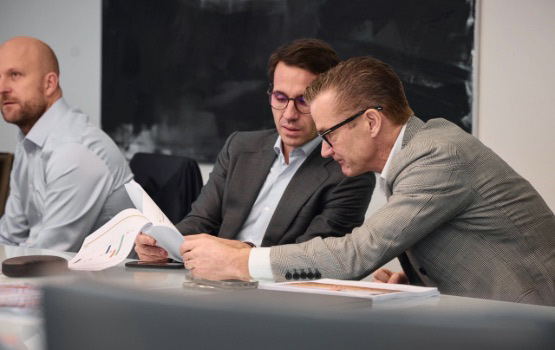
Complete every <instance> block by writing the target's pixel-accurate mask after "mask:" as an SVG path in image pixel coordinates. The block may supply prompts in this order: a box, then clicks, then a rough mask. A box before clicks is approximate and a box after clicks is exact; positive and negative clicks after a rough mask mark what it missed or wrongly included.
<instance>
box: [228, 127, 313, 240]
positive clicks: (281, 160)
mask: <svg viewBox="0 0 555 350" xmlns="http://www.w3.org/2000/svg"><path fill="white" fill-rule="evenodd" d="M319 142H320V141H319V139H318V138H314V139H313V140H312V141H309V142H307V143H305V144H304V145H303V146H301V147H298V148H295V149H293V150H292V151H291V152H290V153H289V164H287V163H286V162H285V156H284V154H283V148H282V142H281V136H278V138H277V140H276V143H275V144H274V151H275V152H276V154H277V155H278V156H277V158H276V160H275V161H274V164H273V165H272V167H271V168H270V172H269V173H268V176H267V177H266V180H265V181H264V185H263V186H262V188H261V189H260V192H259V193H258V197H257V198H256V201H255V202H254V205H253V206H252V208H251V211H250V213H249V216H248V217H247V219H246V220H245V223H244V224H243V227H242V228H241V231H239V234H238V235H237V239H238V240H240V241H243V242H251V243H254V244H255V245H256V246H257V247H259V246H260V245H261V244H262V239H263V238H264V234H265V233H266V229H267V228H268V225H269V224H270V220H271V219H272V216H273V215H274V212H275V210H276V208H277V206H278V204H279V202H280V200H281V197H282V196H283V193H284V192H285V189H286V188H287V185H289V182H290V181H291V179H292V178H293V176H294V175H295V173H296V172H297V170H298V169H299V168H300V167H301V165H302V164H303V163H304V161H305V160H306V158H307V157H308V156H309V155H310V153H312V151H313V150H314V149H315V148H316V146H318V143H319Z"/></svg>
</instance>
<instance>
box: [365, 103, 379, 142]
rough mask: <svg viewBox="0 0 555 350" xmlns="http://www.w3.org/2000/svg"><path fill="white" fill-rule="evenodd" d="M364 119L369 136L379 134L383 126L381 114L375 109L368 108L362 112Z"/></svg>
mask: <svg viewBox="0 0 555 350" xmlns="http://www.w3.org/2000/svg"><path fill="white" fill-rule="evenodd" d="M363 117H364V120H365V122H366V124H367V127H368V131H369V132H370V136H371V137H376V136H378V135H379V133H380V131H381V129H382V126H383V116H382V114H380V112H378V111H377V110H375V109H368V110H367V111H366V112H364V116H363Z"/></svg>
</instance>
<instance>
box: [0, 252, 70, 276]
mask: <svg viewBox="0 0 555 350" xmlns="http://www.w3.org/2000/svg"><path fill="white" fill-rule="evenodd" d="M67 271H69V270H68V267H67V260H66V259H64V258H61V257H59V256H53V255H26V256H17V257H15V258H10V259H6V260H4V262H2V273H3V274H4V275H5V276H8V277H37V276H49V275H57V274H61V273H64V272H67Z"/></svg>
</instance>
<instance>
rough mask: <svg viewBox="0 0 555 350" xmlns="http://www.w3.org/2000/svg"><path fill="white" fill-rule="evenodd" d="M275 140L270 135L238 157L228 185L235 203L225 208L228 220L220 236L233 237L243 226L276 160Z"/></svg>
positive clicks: (275, 135) (273, 136) (273, 135)
mask: <svg viewBox="0 0 555 350" xmlns="http://www.w3.org/2000/svg"><path fill="white" fill-rule="evenodd" d="M276 139H277V133H276V134H272V135H271V136H270V137H268V138H267V139H266V140H264V142H263V144H262V147H259V148H258V149H255V150H245V151H244V152H243V153H241V154H240V155H239V156H238V158H237V163H236V164H235V170H234V173H235V174H234V177H233V180H232V182H231V183H230V189H233V192H234V193H235V194H234V203H232V205H231V206H230V207H229V208H227V211H228V212H227V213H226V217H227V218H229V219H230V220H229V221H228V222H226V223H225V226H226V227H225V230H223V231H221V232H220V237H222V238H229V239H233V238H236V236H237V234H238V233H239V231H240V230H241V228H242V227H243V223H244V222H245V220H246V219H247V217H248V215H249V213H250V211H251V209H252V207H253V205H254V202H255V201H256V198H257V197H258V193H259V192H260V189H261V188H262V185H263V184H264V181H266V177H267V176H268V173H269V172H270V168H271V167H272V164H273V163H274V161H275V159H276V157H277V155H276V152H275V151H274V149H273V146H274V143H275V142H276Z"/></svg>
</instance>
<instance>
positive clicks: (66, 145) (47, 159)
mask: <svg viewBox="0 0 555 350" xmlns="http://www.w3.org/2000/svg"><path fill="white" fill-rule="evenodd" d="M18 140H19V142H18V144H17V146H16V150H15V159H14V164H13V168H12V172H11V177H10V195H9V197H8V201H7V203H6V210H5V213H4V216H3V217H2V218H1V219H0V243H4V244H8V245H19V246H25V247H34V248H43V249H52V250H60V251H78V250H79V248H80V247H81V244H82V243H83V240H84V239H85V237H86V236H87V235H89V234H90V233H91V232H92V231H94V230H95V229H96V228H98V227H100V226H101V225H102V224H104V223H105V222H106V221H108V220H109V219H110V218H111V217H113V216H114V215H115V214H117V213H118V212H119V211H121V210H123V209H125V208H129V207H132V204H131V201H130V200H129V197H128V196H127V193H126V192H125V188H124V187H123V184H124V183H126V182H128V181H130V180H131V179H132V178H133V175H132V173H131V170H130V169H129V166H128V165H127V161H126V160H125V158H124V157H123V154H122V153H121V152H120V150H119V149H118V147H117V146H116V144H115V143H114V142H113V141H112V140H111V139H110V137H108V135H106V134H105V133H104V132H103V131H102V130H100V129H99V128H98V127H96V126H94V125H93V124H92V123H91V122H90V121H89V118H88V116H86V115H85V114H83V113H82V112H81V111H79V110H78V109H72V108H71V107H70V106H69V105H68V104H67V103H66V102H65V101H64V99H63V98H60V99H59V100H58V101H56V103H54V104H53V105H52V106H51V107H50V108H49V109H48V110H47V111H46V112H45V113H44V114H43V115H42V117H41V118H39V120H38V121H37V122H36V124H35V125H34V126H33V127H32V128H31V130H30V131H29V133H28V134H27V135H23V134H22V133H21V132H19V134H18Z"/></svg>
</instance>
